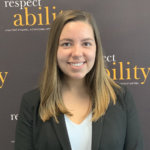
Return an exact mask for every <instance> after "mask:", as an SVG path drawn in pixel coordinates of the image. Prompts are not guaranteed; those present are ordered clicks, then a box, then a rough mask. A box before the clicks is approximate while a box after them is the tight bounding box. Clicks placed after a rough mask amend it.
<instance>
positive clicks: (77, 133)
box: [64, 113, 92, 150]
mask: <svg viewBox="0 0 150 150" xmlns="http://www.w3.org/2000/svg"><path fill="white" fill-rule="evenodd" d="M64 118H65V122H66V127H67V131H68V135H69V140H70V143H71V148H72V150H91V143H92V121H91V119H92V113H90V114H89V115H88V116H87V117H86V118H85V120H83V121H82V122H81V123H80V124H76V123H74V122H72V121H71V120H70V119H69V118H68V117H67V116H66V115H64Z"/></svg>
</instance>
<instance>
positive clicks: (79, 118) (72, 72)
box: [15, 10, 142, 150]
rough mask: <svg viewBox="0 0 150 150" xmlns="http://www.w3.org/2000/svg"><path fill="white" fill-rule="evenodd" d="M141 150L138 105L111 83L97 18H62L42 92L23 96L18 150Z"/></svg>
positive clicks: (53, 34) (73, 14)
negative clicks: (106, 68)
mask: <svg viewBox="0 0 150 150" xmlns="http://www.w3.org/2000/svg"><path fill="white" fill-rule="evenodd" d="M62 149H63V150H71V149H72V150H91V149H92V150H142V140H141V133H140V129H139V123H138V118H137V113H136V109H135V105H134V102H133V100H132V97H131V95H130V94H129V92H128V91H127V89H126V88H123V87H120V86H119V85H117V84H116V83H115V82H114V81H113V80H112V79H111V78H109V77H108V75H107V74H106V71H105V67H104V60H103V53H102V46H101V40H100V36H99V32H98V29H97V26H96V23H95V21H94V19H93V17H92V16H91V15H90V14H89V13H87V12H83V11H74V10H68V11H64V12H63V13H62V14H59V15H58V16H57V18H56V20H55V21H54V22H53V24H52V26H51V30H50V35H49V40H48V46H47V52H46V59H45V66H44V70H43V74H42V76H41V81H40V86H39V89H35V90H32V91H30V92H28V93H26V94H24V96H23V99H22V103H21V108H20V113H19V119H18V122H17V127H16V143H15V150H62Z"/></svg>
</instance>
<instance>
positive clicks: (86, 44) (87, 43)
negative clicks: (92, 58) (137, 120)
mask: <svg viewBox="0 0 150 150" xmlns="http://www.w3.org/2000/svg"><path fill="white" fill-rule="evenodd" d="M91 45H92V44H91V43H90V42H84V43H83V46H86V47H89V46H91Z"/></svg>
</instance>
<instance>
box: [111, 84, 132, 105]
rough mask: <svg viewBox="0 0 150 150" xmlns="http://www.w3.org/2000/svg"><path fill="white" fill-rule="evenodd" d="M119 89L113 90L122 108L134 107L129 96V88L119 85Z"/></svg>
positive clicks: (130, 95)
mask: <svg viewBox="0 0 150 150" xmlns="http://www.w3.org/2000/svg"><path fill="white" fill-rule="evenodd" d="M119 86H120V89H116V88H115V89H114V91H115V93H116V96H117V101H118V102H119V103H120V104H121V105H122V106H123V107H127V106H128V105H134V100H133V95H132V94H131V92H130V90H129V88H128V87H127V86H124V85H119Z"/></svg>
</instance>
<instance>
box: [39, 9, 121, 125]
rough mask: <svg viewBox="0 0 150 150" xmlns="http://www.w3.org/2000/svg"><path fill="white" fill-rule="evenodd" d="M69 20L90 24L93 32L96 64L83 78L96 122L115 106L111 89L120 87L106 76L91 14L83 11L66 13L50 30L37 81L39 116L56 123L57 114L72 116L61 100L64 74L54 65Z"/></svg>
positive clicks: (114, 98) (114, 95) (98, 39)
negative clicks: (38, 88)
mask: <svg viewBox="0 0 150 150" xmlns="http://www.w3.org/2000/svg"><path fill="white" fill-rule="evenodd" d="M71 21H86V22H88V23H89V24H90V25H91V27H92V29H93V32H94V38H95V42H96V58H95V64H94V66H93V68H92V69H91V71H90V72H89V73H88V74H87V75H86V77H85V82H86V86H87V87H88V91H89V95H90V98H91V100H92V105H93V110H92V111H93V117H92V120H93V121H96V120H98V119H99V118H100V117H101V116H103V115H104V114H105V112H106V110H107V108H108V105H109V103H110V101H111V100H112V102H113V104H115V103H116V93H115V91H114V88H117V89H119V88H120V87H119V85H117V84H116V83H115V82H114V81H113V80H112V79H111V78H110V77H109V76H108V75H107V73H106V70H105V65H104V59H103V51H102V45H101V39H100V35H99V31H98V28H97V25H96V23H95V20H94V18H93V17H92V15H91V14H89V13H87V12H84V11H79V10H67V11H63V13H62V14H59V15H58V16H57V17H56V20H55V21H54V22H53V23H52V25H51V29H50V34H49V39H48V44H47V51H46V58H45V65H44V69H43V72H42V75H41V79H40V96H41V101H40V107H39V114H40V117H41V119H42V120H43V121H46V120H48V119H49V118H50V117H54V118H55V120H56V122H58V119H57V116H58V115H59V113H64V114H69V115H71V113H70V112H69V111H68V110H67V108H66V107H65V105H64V103H63V100H62V93H61V88H62V80H61V78H62V76H63V73H62V72H61V71H60V69H59V67H58V65H57V49H58V44H59V38H60V34H61V31H62V29H63V27H64V25H65V24H67V23H68V22H71Z"/></svg>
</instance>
